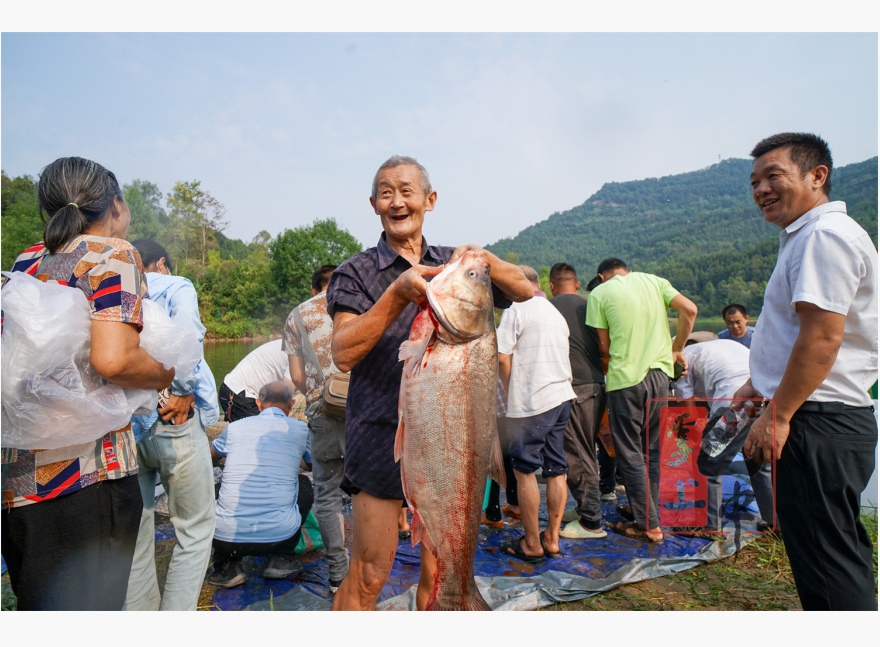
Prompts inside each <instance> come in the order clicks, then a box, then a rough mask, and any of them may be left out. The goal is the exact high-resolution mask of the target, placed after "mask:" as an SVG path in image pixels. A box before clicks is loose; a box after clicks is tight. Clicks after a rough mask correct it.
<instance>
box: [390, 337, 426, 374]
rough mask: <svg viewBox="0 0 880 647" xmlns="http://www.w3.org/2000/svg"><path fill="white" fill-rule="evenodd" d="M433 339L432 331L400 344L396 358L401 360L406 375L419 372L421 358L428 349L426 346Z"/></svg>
mask: <svg viewBox="0 0 880 647" xmlns="http://www.w3.org/2000/svg"><path fill="white" fill-rule="evenodd" d="M433 340H434V331H433V330H432V331H431V332H430V333H429V334H427V335H425V337H424V338H423V339H407V340H406V341H405V342H403V343H402V344H401V345H400V351H399V352H398V353H397V360H398V361H403V362H404V364H403V371H404V373H406V376H407V377H413V376H415V375H418V374H419V371H420V370H421V368H422V358H423V357H424V356H425V353H426V352H427V351H428V346H430V345H431V342H432V341H433Z"/></svg>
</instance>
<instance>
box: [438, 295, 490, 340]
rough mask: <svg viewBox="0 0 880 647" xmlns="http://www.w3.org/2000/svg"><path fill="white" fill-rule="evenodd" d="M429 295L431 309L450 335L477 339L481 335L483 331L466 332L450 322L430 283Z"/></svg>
mask: <svg viewBox="0 0 880 647" xmlns="http://www.w3.org/2000/svg"><path fill="white" fill-rule="evenodd" d="M426 295H427V297H428V303H429V304H430V306H431V309H432V310H433V311H434V315H435V316H436V317H437V321H439V322H440V325H441V326H443V327H444V328H445V329H446V332H448V333H449V334H450V335H453V336H454V337H458V338H459V339H468V340H470V339H477V338H478V337H481V336H482V335H483V333H466V332H462V331H461V330H458V329H457V328H456V327H455V326H453V325H452V323H450V321H449V319H447V318H446V315H445V314H443V309H442V308H441V307H440V303H439V302H438V301H437V297H436V296H434V290H432V289H431V284H430V283H428V290H427V292H426Z"/></svg>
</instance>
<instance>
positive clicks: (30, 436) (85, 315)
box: [0, 272, 202, 449]
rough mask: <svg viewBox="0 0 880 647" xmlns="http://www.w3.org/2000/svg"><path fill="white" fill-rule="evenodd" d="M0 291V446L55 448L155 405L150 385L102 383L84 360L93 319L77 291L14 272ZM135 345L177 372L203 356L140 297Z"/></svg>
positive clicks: (93, 436)
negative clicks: (139, 328) (140, 316)
mask: <svg viewBox="0 0 880 647" xmlns="http://www.w3.org/2000/svg"><path fill="white" fill-rule="evenodd" d="M4 276H6V277H7V278H8V281H7V282H6V285H5V286H4V287H3V290H2V291H0V297H2V308H3V335H2V357H0V368H2V375H0V395H2V412H0V417H2V421H0V423H2V438H3V447H15V448H17V449H57V448H59V447H69V446H71V445H77V444H80V443H86V442H90V441H94V440H97V439H98V438H100V437H102V436H103V435H104V434H106V433H107V432H110V431H114V430H116V429H121V428H122V427H124V426H125V425H127V424H128V422H129V420H131V417H132V416H133V415H142V414H145V413H149V412H151V411H152V410H154V409H155V408H156V404H157V393H156V391H155V390H145V389H124V388H122V387H120V386H117V385H115V384H111V383H109V382H108V381H107V380H105V379H104V378H102V377H101V376H100V375H98V373H97V372H96V371H95V369H94V368H92V365H91V364H90V363H89V351H90V348H91V327H92V320H91V314H90V308H89V304H88V301H87V299H86V297H85V295H84V294H83V293H82V291H80V290H78V289H76V288H71V287H68V286H64V285H59V284H57V283H44V282H42V281H40V280H38V279H35V278H33V277H32V276H30V275H28V274H24V273H21V272H13V273H4ZM142 304H143V305H142V308H143V315H144V328H143V330H142V331H141V334H140V345H141V347H142V348H143V349H144V350H145V351H146V352H147V354H149V355H150V356H151V357H153V358H154V359H155V360H157V361H159V362H161V363H162V365H163V366H164V367H165V368H166V369H170V368H172V367H173V368H174V369H175V374H176V375H180V376H184V375H188V374H189V373H191V372H192V371H193V369H194V368H195V366H196V364H197V363H198V362H199V360H200V359H201V356H202V347H201V344H200V343H199V339H198V337H197V336H196V334H195V333H194V332H192V331H191V330H187V329H185V328H183V327H181V326H178V325H177V324H175V323H174V322H173V321H172V320H171V318H170V317H169V316H168V315H167V314H166V313H165V310H164V309H163V308H162V307H161V306H159V305H157V304H155V303H153V302H152V301H150V300H149V299H144V300H143V301H142Z"/></svg>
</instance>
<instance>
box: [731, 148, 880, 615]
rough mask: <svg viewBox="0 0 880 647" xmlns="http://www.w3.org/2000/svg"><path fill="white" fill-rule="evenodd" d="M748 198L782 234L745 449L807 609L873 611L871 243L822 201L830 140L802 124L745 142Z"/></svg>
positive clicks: (759, 340) (755, 352)
mask: <svg viewBox="0 0 880 647" xmlns="http://www.w3.org/2000/svg"><path fill="white" fill-rule="evenodd" d="M751 155H752V157H754V158H755V163H754V166H753V168H752V174H751V185H752V197H753V198H754V200H755V202H756V203H757V205H758V208H760V209H761V212H762V213H763V214H764V219H765V220H766V221H767V222H770V223H773V224H774V225H776V226H777V227H779V228H780V229H782V233H781V234H780V237H779V257H778V259H777V261H776V268H775V269H774V270H773V275H772V276H771V277H770V280H769V281H768V283H767V289H766V291H765V294H764V309H763V311H762V312H761V316H760V318H759V319H758V325H757V326H756V328H755V334H754V337H753V338H752V348H751V358H750V361H749V367H750V370H751V375H752V377H751V380H750V381H749V382H746V384H745V385H744V386H743V387H742V388H741V389H740V390H739V391H737V394H736V396H735V397H744V398H754V399H757V398H761V397H763V398H768V399H769V398H772V399H773V401H774V402H775V411H774V407H773V406H770V407H768V409H767V411H766V412H765V413H764V414H763V415H762V416H761V417H760V418H759V419H758V420H757V421H755V423H754V424H753V425H752V429H751V432H750V433H749V436H748V438H747V439H746V444H745V447H744V450H745V452H746V454H747V455H750V456H753V458H756V459H757V460H763V461H764V462H769V461H771V460H773V458H774V457H775V458H776V460H777V461H778V462H777V476H776V504H777V513H778V514H779V520H780V522H781V524H782V527H783V529H784V530H783V540H784V542H785V548H786V551H787V552H788V557H789V560H790V562H791V570H792V573H793V575H794V580H795V584H796V585H797V590H798V596H799V597H800V600H801V604H802V605H803V608H804V609H805V610H821V609H831V610H876V609H877V601H876V598H875V596H874V578H873V569H872V552H873V547H872V545H871V540H870V539H869V538H868V534H867V533H866V532H865V528H864V527H863V526H862V524H861V522H860V521H859V512H860V507H859V496H860V494H861V493H862V491H863V490H864V489H865V486H866V485H867V483H868V480H869V478H870V476H871V473H872V472H873V470H874V452H875V448H876V445H877V423H876V421H875V418H874V414H873V407H872V406H871V400H870V398H869V396H868V388H869V387H870V386H871V384H873V382H874V380H876V379H877V250H876V249H875V248H874V245H873V243H872V242H871V239H870V238H869V236H868V234H867V233H866V232H865V230H864V229H862V228H861V227H860V226H859V225H858V224H857V223H856V222H855V221H854V220H853V219H852V218H850V217H849V216H847V215H846V204H844V203H843V202H829V201H828V194H829V193H830V192H831V171H832V162H831V151H830V150H829V148H828V144H827V143H825V141H823V140H822V139H821V138H819V137H817V136H815V135H810V134H802V133H782V134H779V135H774V136H773V137H768V138H767V139H764V140H762V141H761V142H759V143H758V145H757V146H755V148H754V149H753V150H752V153H751Z"/></svg>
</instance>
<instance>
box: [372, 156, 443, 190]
mask: <svg viewBox="0 0 880 647" xmlns="http://www.w3.org/2000/svg"><path fill="white" fill-rule="evenodd" d="M397 166H415V167H416V168H417V169H419V185H421V187H422V193H424V194H425V196H428V195H430V194H431V178H430V177H429V176H428V169H426V168H425V167H424V166H422V165H421V164H419V163H418V162H417V161H416V160H415V159H414V158H412V157H407V156H406V155H392V156H391V157H389V158H388V159H387V160H385V162H383V163H382V166H380V167H379V169H378V170H377V171H376V175H374V176H373V192H372V194H371V195H372V196H373V200H375V199H376V194H377V193H378V191H379V173H381V172H382V169H386V168H395V167H397Z"/></svg>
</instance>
